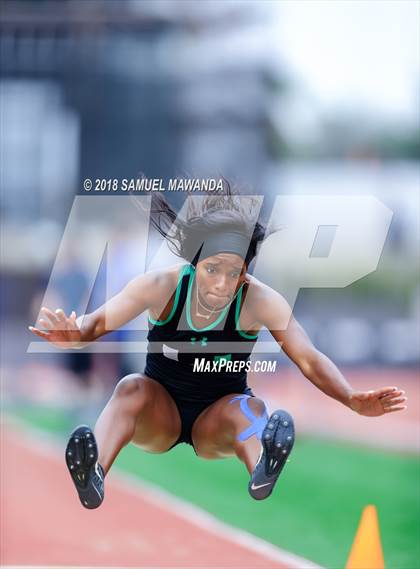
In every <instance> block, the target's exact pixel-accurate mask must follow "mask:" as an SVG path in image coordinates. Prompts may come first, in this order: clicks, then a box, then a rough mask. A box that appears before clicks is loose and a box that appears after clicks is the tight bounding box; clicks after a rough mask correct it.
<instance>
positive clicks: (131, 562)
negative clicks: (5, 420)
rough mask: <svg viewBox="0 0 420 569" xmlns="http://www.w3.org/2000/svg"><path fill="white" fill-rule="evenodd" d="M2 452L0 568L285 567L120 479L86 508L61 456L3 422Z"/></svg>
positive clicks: (242, 568)
mask: <svg viewBox="0 0 420 569" xmlns="http://www.w3.org/2000/svg"><path fill="white" fill-rule="evenodd" d="M1 450H2V467H3V471H2V480H1V482H2V484H1V494H2V496H1V499H2V509H1V518H2V519H1V526H2V530H1V542H2V543H1V545H2V555H1V563H2V566H3V565H44V566H45V565H50V566H52V565H55V566H62V565H79V566H114V567H123V566H126V567H127V566H130V567H134V566H135V567H145V566H149V567H151V566H152V567H183V568H186V567H197V568H199V567H214V568H215V567H238V568H239V567H240V568H241V569H244V568H246V567H248V568H251V567H252V568H253V569H257V568H264V567H265V568H270V569H274V568H281V567H283V568H285V567H287V565H282V564H280V563H278V562H276V561H273V560H272V559H269V558H268V557H264V556H263V555H261V554H259V553H257V552H255V551H252V550H250V549H247V548H246V547H244V546H241V545H239V544H237V543H233V542H232V541H230V540H229V538H228V537H226V538H224V537H223V536H220V537H218V536H216V535H214V534H212V533H210V532H206V531H205V530H204V529H202V528H200V527H197V526H196V525H194V523H193V522H188V521H187V520H186V519H184V518H182V517H180V516H178V515H177V514H176V513H174V512H170V511H168V510H166V509H165V508H163V507H162V506H159V505H153V504H152V503H151V502H150V499H149V500H145V499H144V498H142V496H141V493H140V492H137V491H133V490H132V489H124V488H122V487H121V484H116V485H114V487H113V488H112V492H110V491H108V495H107V499H106V500H105V502H104V504H103V506H102V507H101V508H100V509H98V510H94V511H89V510H85V509H83V508H82V507H81V505H79V501H78V498H77V495H76V493H75V490H74V488H73V486H72V484H71V482H70V480H69V478H68V474H67V472H66V471H65V468H64V467H63V463H62V461H61V460H60V459H61V458H62V457H61V456H57V457H54V456H53V455H51V456H49V455H48V454H46V453H45V452H38V451H37V450H36V449H34V448H33V447H32V446H31V445H28V443H27V442H25V439H24V438H22V437H21V436H19V435H18V433H17V432H13V431H11V430H10V429H6V427H5V426H3V428H2V449H1ZM110 486H112V478H111V479H110V480H108V490H109V488H110Z"/></svg>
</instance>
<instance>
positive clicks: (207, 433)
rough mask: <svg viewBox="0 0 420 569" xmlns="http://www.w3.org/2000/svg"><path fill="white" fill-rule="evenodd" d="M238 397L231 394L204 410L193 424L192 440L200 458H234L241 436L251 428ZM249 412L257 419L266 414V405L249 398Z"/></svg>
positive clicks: (255, 398) (235, 394) (259, 400)
mask: <svg viewBox="0 0 420 569" xmlns="http://www.w3.org/2000/svg"><path fill="white" fill-rule="evenodd" d="M237 395H239V394H238V393H232V394H231V395H226V396H225V397H222V398H220V399H218V400H217V401H216V402H215V403H213V404H212V405H210V406H209V407H207V408H206V409H204V411H203V412H202V413H201V414H200V415H199V416H198V418H197V419H196V421H195V422H194V425H193V428H192V440H193V443H194V448H195V450H196V452H197V454H198V455H199V456H201V457H203V458H222V457H226V456H232V455H233V454H235V449H236V447H237V443H238V435H239V433H241V432H242V431H244V430H245V429H246V428H247V427H249V426H250V421H249V419H248V418H247V417H246V416H245V415H244V414H243V412H242V410H241V408H240V402H239V401H238V400H236V401H234V402H233V403H231V401H232V399H233V398H234V397H236V396H237ZM247 402H248V405H249V408H250V409H251V411H252V413H253V414H254V415H255V417H259V416H261V415H263V414H264V411H265V404H264V402H263V401H262V400H261V399H258V398H257V397H250V398H249V399H248V400H247Z"/></svg>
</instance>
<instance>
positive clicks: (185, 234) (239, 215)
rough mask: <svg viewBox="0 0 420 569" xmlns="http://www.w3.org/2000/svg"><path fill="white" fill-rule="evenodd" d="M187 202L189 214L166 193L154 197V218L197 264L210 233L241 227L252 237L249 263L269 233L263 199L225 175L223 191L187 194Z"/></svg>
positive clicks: (180, 252) (175, 250) (171, 245)
mask: <svg viewBox="0 0 420 569" xmlns="http://www.w3.org/2000/svg"><path fill="white" fill-rule="evenodd" d="M187 206H188V207H187V214H186V216H184V217H181V216H179V215H177V213H176V212H175V211H174V209H173V208H172V207H171V205H170V204H169V203H168V202H167V200H166V199H165V198H164V197H163V196H162V195H160V194H157V195H156V194H153V197H152V206H151V211H150V216H151V218H150V221H151V223H152V225H153V227H154V228H155V229H156V230H157V231H158V232H159V233H160V235H162V237H164V238H165V239H166V241H167V242H168V244H169V248H170V249H171V251H172V252H173V253H174V254H175V255H177V256H178V257H181V258H182V259H185V260H186V261H188V262H189V263H192V264H193V265H195V264H196V263H197V261H198V259H199V257H200V251H201V248H202V245H203V243H204V242H205V240H206V238H207V237H208V236H209V235H213V234H215V233H220V231H224V230H226V231H237V232H239V233H242V234H244V235H246V236H247V237H248V238H249V239H250V243H249V248H248V252H247V254H246V256H245V264H246V266H247V267H248V266H249V264H250V263H251V261H252V260H253V259H254V258H255V256H256V255H257V252H258V249H259V247H260V245H261V243H262V242H263V241H264V239H265V237H266V228H265V226H264V225H263V224H262V223H260V221H258V214H259V210H260V206H261V202H260V199H259V198H258V197H257V196H250V195H245V196H244V195H240V194H239V192H237V191H235V190H233V189H232V187H231V185H230V183H229V182H228V181H227V180H226V179H224V178H223V193H222V192H220V191H218V192H217V194H216V195H204V196H203V195H202V194H201V195H195V196H194V197H193V198H192V199H188V198H187Z"/></svg>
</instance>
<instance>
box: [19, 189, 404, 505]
mask: <svg viewBox="0 0 420 569" xmlns="http://www.w3.org/2000/svg"><path fill="white" fill-rule="evenodd" d="M237 197H239V196H232V195H231V192H230V189H228V192H227V195H224V196H218V197H217V198H214V197H213V196H211V197H207V198H203V200H201V202H200V203H201V210H200V211H195V212H194V215H188V216H187V219H184V220H180V219H178V218H177V217H176V214H175V212H174V211H173V210H172V209H171V207H170V206H169V205H168V204H167V202H166V201H165V200H164V199H163V198H159V199H158V202H159V207H157V208H155V209H153V210H152V223H153V225H154V226H155V228H156V229H157V230H158V231H159V232H160V233H161V235H163V236H164V237H165V238H166V239H167V240H168V241H169V242H170V243H171V244H172V246H173V248H174V250H175V252H176V253H177V254H178V256H179V257H181V258H182V259H184V260H185V261H186V263H182V264H180V265H174V266H171V267H169V268H166V269H162V270H155V271H150V272H148V273H146V274H144V275H140V276H138V277H136V278H134V279H133V280H132V281H130V282H129V283H128V284H127V285H126V287H125V288H124V289H123V290H122V291H121V292H120V293H119V294H117V295H116V296H114V297H113V298H111V299H110V300H109V301H108V302H106V303H105V304H104V305H103V306H101V307H100V308H98V309H97V310H95V311H94V312H92V313H91V314H86V315H84V316H81V317H79V318H77V319H76V314H75V313H74V312H72V313H71V314H70V316H66V314H65V313H64V311H63V310H62V309H57V310H56V311H55V312H53V311H51V310H49V309H48V308H45V307H43V308H42V315H43V317H42V319H40V321H39V323H40V327H41V328H43V330H42V329H39V328H35V327H32V326H31V327H29V329H30V330H31V331H32V332H33V333H34V334H36V335H37V336H40V337H41V338H44V339H46V340H48V341H49V342H51V343H53V344H54V345H55V346H58V347H60V348H80V347H81V346H82V345H84V344H85V343H86V342H93V341H95V340H96V339H98V338H100V337H101V336H103V335H104V334H106V333H107V332H110V331H111V330H116V329H118V328H120V327H121V326H123V325H124V324H125V323H127V322H129V321H130V320H132V319H133V318H135V317H136V316H138V315H139V314H140V313H142V312H143V311H145V310H148V312H149V334H148V340H149V344H148V353H147V360H146V368H145V370H144V373H133V374H130V375H128V376H126V377H124V378H122V379H121V380H120V381H119V382H118V384H117V386H116V387H115V390H114V393H113V395H112V397H111V399H110V400H109V402H108V403H107V405H106V407H105V408H104V410H103V411H102V413H101V414H100V416H99V418H98V421H97V423H96V425H95V429H94V432H93V431H92V430H91V429H90V428H89V427H87V426H81V427H78V428H77V429H75V431H74V432H73V433H72V435H71V437H70V440H69V442H68V445H67V448H66V464H67V467H68V469H69V471H70V474H71V477H72V480H73V482H74V484H75V486H76V489H77V492H78V494H79V497H80V501H81V503H82V504H83V506H85V507H86V508H90V509H93V508H97V507H98V506H99V505H100V504H101V503H102V501H103V498H104V478H105V474H106V473H107V472H108V471H109V469H110V467H111V465H112V463H113V462H114V460H115V458H116V456H117V455H118V453H119V452H120V450H121V449H122V448H123V447H124V446H125V445H126V444H127V443H129V442H130V441H131V442H133V443H134V444H136V445H137V446H139V447H140V448H142V449H143V450H145V451H148V452H151V453H163V452H166V451H168V450H170V449H171V448H173V447H174V446H175V445H177V444H179V443H181V442H184V443H188V444H190V445H192V446H193V448H194V450H195V452H196V454H197V455H198V456H200V457H203V458H208V459H212V458H221V457H227V456H232V455H236V456H237V457H238V458H239V459H240V460H241V461H242V462H243V463H244V464H245V466H246V468H247V469H248V472H249V473H250V481H249V485H248V490H249V493H250V495H251V496H252V497H253V498H255V499H257V500H262V499H264V498H267V497H268V496H269V495H270V494H271V493H272V491H273V488H274V485H275V483H276V481H277V479H278V477H279V474H280V473H281V471H282V469H283V466H284V464H285V462H286V460H287V457H288V456H289V454H290V451H291V449H292V446H293V442H294V426H293V421H292V418H291V417H290V415H289V414H288V413H287V412H286V411H283V410H277V411H275V412H274V413H273V414H272V415H271V416H270V417H269V416H268V413H267V410H266V407H265V404H264V402H263V401H262V400H261V399H259V398H257V397H256V396H255V395H254V394H253V393H252V391H251V389H250V388H249V387H248V386H247V373H246V368H247V366H246V364H247V362H248V361H249V357H250V353H251V351H252V348H253V345H254V343H255V341H256V339H257V336H258V333H259V331H260V329H261V328H262V327H266V328H267V329H268V330H269V331H270V332H271V334H272V336H273V337H274V339H275V340H276V341H277V342H278V343H279V345H281V347H282V348H283V350H284V351H285V353H286V354H287V355H288V357H289V358H290V359H291V360H292V361H293V362H294V363H295V364H296V365H297V366H298V367H299V369H300V370H301V371H302V373H303V374H304V375H305V376H306V377H307V378H308V379H309V380H310V381H311V382H312V383H313V384H314V385H315V386H316V387H318V388H319V389H320V390H321V391H323V392H324V393H325V394H326V395H329V396H330V397H333V398H334V399H336V400H337V401H339V402H340V403H342V404H344V405H346V406H347V407H349V408H350V409H353V410H354V411H356V412H357V413H360V414H362V415H367V416H371V417H373V416H379V415H383V414H384V413H391V412H393V411H399V410H402V409H405V406H404V405H403V403H404V402H405V401H406V397H404V392H403V391H401V390H399V389H398V388H397V387H384V388H382V389H378V390H376V391H363V392H361V391H355V390H354V389H352V387H351V386H350V385H349V384H348V382H347V381H346V380H345V378H344V377H343V375H342V374H341V373H340V371H339V370H338V369H337V367H336V366H335V365H334V364H333V363H332V362H331V361H330V360H329V359H328V357H326V356H325V355H324V354H322V353H320V352H319V351H318V350H317V349H316V348H315V347H314V346H313V344H312V343H311V341H310V340H309V338H308V336H307V335H306V333H305V332H304V330H303V329H302V327H301V326H300V325H299V324H298V322H297V321H296V320H295V319H294V317H293V316H292V315H291V311H290V307H289V306H288V304H287V302H286V301H285V299H284V298H283V297H282V296H281V295H280V294H279V293H278V292H276V291H275V290H273V289H272V288H270V287H268V286H266V285H265V284H263V283H262V282H260V281H258V280H257V279H256V278H254V277H252V276H251V275H250V274H248V272H247V268H248V266H249V263H250V262H251V261H252V259H253V258H254V257H255V256H256V254H257V250H258V247H259V245H260V244H261V243H262V241H263V240H264V238H265V231H264V228H263V226H262V225H261V224H260V223H259V222H257V223H255V217H253V215H251V213H250V208H249V207H248V208H245V207H243V206H242V202H241V200H240V199H236V198H237ZM193 201H194V200H193ZM248 203H249V202H248ZM247 205H248V204H247ZM194 207H197V206H196V205H195V206H194ZM245 299H246V303H245ZM287 323H288V325H286V324H287ZM216 346H218V349H216ZM220 346H222V348H221V349H220ZM197 362H198V364H197Z"/></svg>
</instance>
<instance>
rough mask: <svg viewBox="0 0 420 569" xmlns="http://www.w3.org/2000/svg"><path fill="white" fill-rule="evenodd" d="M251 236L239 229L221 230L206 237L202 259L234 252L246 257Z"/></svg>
mask: <svg viewBox="0 0 420 569" xmlns="http://www.w3.org/2000/svg"><path fill="white" fill-rule="evenodd" d="M250 242H251V236H247V235H245V234H244V233H240V232H239V231H234V230H229V231H219V232H218V233H212V234H210V235H208V236H207V237H206V240H205V241H204V243H203V246H202V249H201V252H200V257H199V259H200V261H202V260H203V259H206V258H207V257H212V256H213V255H217V254H218V253H234V254H235V255H239V256H240V257H242V258H243V259H244V260H245V259H246V256H247V253H248V249H249V245H250Z"/></svg>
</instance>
